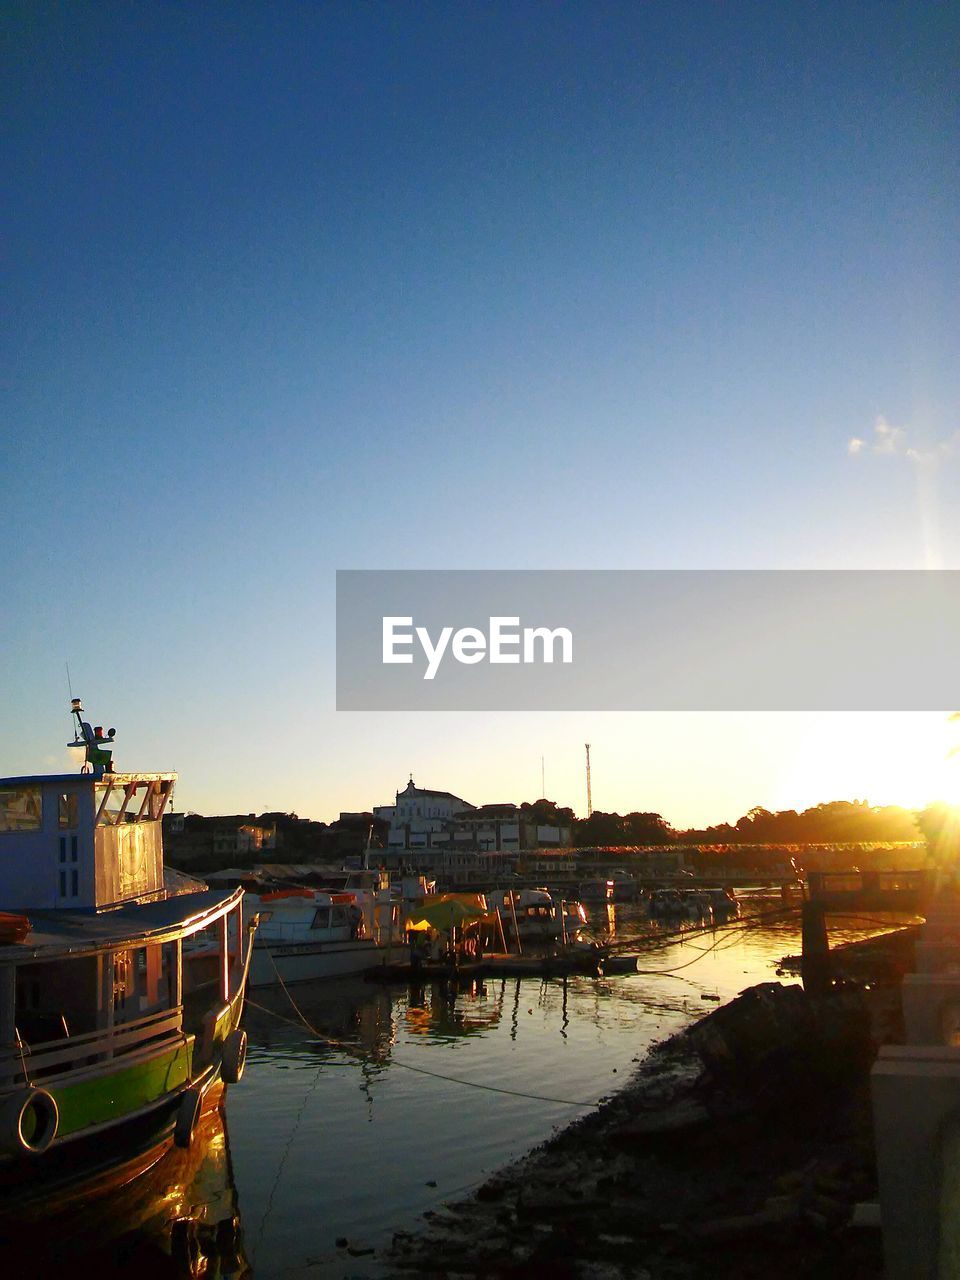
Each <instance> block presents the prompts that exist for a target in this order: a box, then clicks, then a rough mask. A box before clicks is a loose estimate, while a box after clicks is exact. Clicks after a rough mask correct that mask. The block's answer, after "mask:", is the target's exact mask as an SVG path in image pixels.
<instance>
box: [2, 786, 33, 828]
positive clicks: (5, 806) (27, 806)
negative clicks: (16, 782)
mask: <svg viewBox="0 0 960 1280" xmlns="http://www.w3.org/2000/svg"><path fill="white" fill-rule="evenodd" d="M42 823H43V808H42V800H41V792H40V788H39V787H37V786H29V785H27V786H22V787H0V831H39V830H40V827H41V825H42Z"/></svg>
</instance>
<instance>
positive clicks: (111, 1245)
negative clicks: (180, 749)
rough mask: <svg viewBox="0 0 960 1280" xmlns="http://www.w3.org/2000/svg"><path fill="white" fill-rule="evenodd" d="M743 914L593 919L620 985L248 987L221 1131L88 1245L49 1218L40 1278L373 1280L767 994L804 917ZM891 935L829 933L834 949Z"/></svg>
mask: <svg viewBox="0 0 960 1280" xmlns="http://www.w3.org/2000/svg"><path fill="white" fill-rule="evenodd" d="M744 910H745V914H744V917H743V918H742V919H740V920H733V921H730V922H728V923H727V924H725V925H718V926H716V927H715V928H712V929H701V928H700V927H699V926H697V925H694V924H691V925H690V926H689V927H688V928H687V929H685V930H684V931H683V933H682V934H681V936H679V937H678V936H676V926H673V927H670V928H667V927H664V929H663V930H662V935H663V936H658V934H657V931H656V929H655V928H654V927H653V926H651V925H650V923H649V921H648V920H646V918H645V917H643V916H641V914H640V913H639V912H638V911H637V909H636V908H633V907H630V906H626V907H620V906H617V907H610V908H603V907H601V908H598V909H595V910H594V912H593V913H592V916H591V924H592V927H593V929H594V930H595V931H596V933H597V935H598V936H599V937H602V938H604V939H607V940H611V941H613V942H615V943H616V945H618V946H620V945H625V946H626V947H628V948H630V947H633V948H635V949H636V950H638V951H640V952H641V958H640V971H639V972H637V973H635V974H627V975H622V976H616V977H609V978H599V979H598V978H591V977H586V976H583V977H580V976H577V977H570V978H566V979H560V978H558V979H547V980H539V979H531V978H523V979H515V978H510V979H499V978H498V979H487V980H485V981H483V982H472V983H467V984H464V985H463V986H461V987H460V988H459V989H456V990H455V989H453V987H452V986H450V985H446V984H436V985H432V986H431V985H427V986H425V987H422V988H420V989H411V988H408V987H400V986H384V985H379V984H376V983H365V982H362V981H359V980H349V981H337V980H332V981H328V982H325V983H314V984H301V985H298V986H296V987H293V988H291V989H290V991H289V993H285V992H284V991H282V990H279V989H276V990H270V991H269V992H268V991H264V990H260V989H258V990H256V991H254V992H253V993H252V999H251V1000H250V1001H249V1002H248V1008H247V1014H246V1026H247V1030H248V1034H249V1038H250V1051H249V1058H248V1063H247V1069H246V1074H245V1076H244V1079H243V1081H242V1083H241V1084H240V1085H238V1086H236V1087H233V1088H231V1089H230V1090H229V1093H228V1101H227V1106H226V1120H225V1122H223V1121H221V1119H220V1117H219V1115H216V1114H215V1115H214V1116H213V1117H210V1118H208V1120H207V1125H208V1130H207V1132H206V1137H205V1139H204V1143H205V1146H204V1148H203V1149H202V1150H200V1151H198V1152H191V1153H190V1159H189V1161H187V1160H186V1157H185V1155H184V1153H181V1152H176V1151H174V1152H170V1153H169V1154H167V1155H165V1156H163V1157H162V1158H161V1159H160V1160H159V1162H158V1163H157V1164H156V1165H154V1166H153V1167H152V1168H151V1169H149V1170H148V1171H146V1172H144V1173H142V1174H139V1175H138V1176H137V1177H136V1178H133V1177H131V1179H130V1180H129V1182H128V1184H127V1186H126V1187H125V1190H124V1193H123V1195H122V1196H118V1195H116V1194H115V1193H114V1194H113V1195H112V1199H111V1200H110V1201H109V1203H110V1205H111V1206H112V1208H111V1211H110V1213H109V1214H106V1215H103V1229H102V1231H101V1232H100V1233H99V1235H98V1236H97V1238H96V1239H95V1240H93V1239H91V1238H90V1235H89V1225H90V1222H91V1217H90V1209H89V1207H86V1208H85V1209H84V1212H83V1215H78V1214H77V1213H76V1211H74V1214H73V1217H72V1218H70V1217H69V1216H68V1217H67V1218H66V1219H64V1220H62V1221H59V1222H58V1221H57V1220H56V1207H55V1206H54V1205H53V1204H51V1205H50V1206H49V1209H50V1213H51V1219H50V1225H51V1231H49V1232H44V1231H43V1230H39V1231H37V1232H36V1233H35V1235H34V1240H35V1241H37V1242H38V1243H37V1249H41V1250H42V1249H45V1248H47V1247H49V1249H50V1259H49V1261H50V1265H49V1267H48V1269H47V1270H46V1271H44V1269H43V1267H42V1266H41V1267H40V1269H38V1270H37V1271H36V1274H37V1275H44V1274H57V1273H58V1272H57V1270H56V1267H63V1266H65V1265H67V1263H69V1265H70V1266H71V1267H76V1266H83V1265H87V1264H93V1263H95V1265H96V1267H97V1270H96V1274H97V1275H98V1276H101V1277H102V1276H107V1275H111V1274H114V1272H113V1270H111V1268H115V1269H116V1270H115V1273H116V1274H118V1275H120V1274H131V1272H130V1271H129V1270H128V1268H129V1267H130V1266H131V1265H132V1261H133V1260H136V1261H137V1264H138V1266H140V1265H142V1264H141V1258H142V1257H146V1256H149V1257H150V1258H151V1259H152V1264H151V1265H152V1266H153V1267H154V1269H153V1270H146V1271H143V1272H142V1274H143V1275H144V1276H146V1275H158V1276H159V1275H169V1276H170V1277H178V1278H179V1277H182V1276H189V1275H191V1274H194V1275H205V1274H218V1275H220V1276H224V1277H226V1276H229V1275H236V1276H242V1275H247V1274H252V1275H255V1276H256V1277H257V1278H258V1280H281V1278H283V1280H299V1278H301V1277H302V1278H304V1280H305V1278H306V1277H316V1276H319V1275H323V1276H342V1277H347V1276H356V1277H359V1276H364V1275H369V1276H375V1275H377V1274H378V1263H377V1259H376V1255H375V1253H374V1252H373V1251H374V1250H379V1249H381V1248H382V1247H383V1246H385V1245H387V1244H389V1242H390V1239H391V1237H392V1234H393V1233H394V1232H395V1231H400V1230H405V1231H410V1230H415V1229H416V1225H417V1221H418V1219H419V1218H420V1216H421V1215H423V1214H424V1213H429V1212H433V1211H437V1210H439V1209H440V1207H441V1206H442V1204H443V1203H444V1202H445V1201H447V1200H450V1199H454V1198H456V1197H458V1196H460V1195H463V1194H465V1193H467V1192H468V1191H469V1190H470V1189H471V1188H473V1187H475V1186H477V1185H478V1184H479V1183H481V1182H482V1181H484V1180H485V1179H486V1178H487V1177H488V1176H489V1175H490V1174H491V1173H493V1172H494V1170H496V1169H497V1168H499V1167H500V1166H502V1165H504V1164H505V1163H507V1162H508V1161H510V1160H511V1159H513V1158H515V1157H517V1156H519V1155H521V1154H523V1153H524V1152H525V1151H528V1150H529V1149H530V1148H531V1147H533V1146H535V1145H537V1144H538V1143H540V1142H542V1141H543V1140H544V1139H546V1138H548V1137H549V1136H550V1134H551V1133H552V1132H553V1131H554V1130H556V1129H557V1128H559V1127H561V1126H564V1125H566V1124H568V1123H570V1122H571V1121H572V1120H574V1119H576V1118H577V1117H578V1116H580V1115H583V1114H584V1113H585V1112H586V1111H588V1110H590V1109H591V1108H593V1107H595V1106H596V1105H597V1103H598V1102H600V1101H601V1099H603V1098H604V1097H607V1096H609V1095H610V1094H611V1093H612V1092H614V1091H615V1090H616V1089H617V1088H618V1086H619V1085H620V1084H621V1083H625V1082H626V1080H627V1079H628V1078H629V1075H630V1072H631V1070H632V1068H633V1066H634V1064H635V1063H636V1062H637V1061H639V1060H640V1058H641V1057H642V1056H643V1055H644V1054H645V1053H646V1052H647V1050H648V1049H649V1048H650V1047H651V1046H652V1045H653V1044H655V1043H657V1042H658V1041H660V1040H663V1039H665V1038H667V1037H668V1036H670V1035H671V1034H673V1033H674V1032H676V1031H677V1030H679V1029H680V1028H682V1027H683V1026H685V1025H688V1024H689V1023H690V1022H692V1021H694V1020H695V1019H697V1018H699V1017H702V1016H703V1015H704V1014H705V1013H708V1012H709V1011H710V1010H711V1009H712V1008H715V1007H716V1004H717V1002H718V1001H725V1000H727V999H730V998H732V997H733V996H735V995H736V994H737V993H738V992H740V991H742V990H743V989H744V988H745V987H748V986H751V985H753V984H755V983H757V982H763V981H771V980H776V979H777V972H776V971H777V965H778V962H779V960H780V959H781V958H782V957H783V956H785V955H787V954H791V953H796V952H797V951H798V950H799V919H798V917H797V915H796V913H793V914H791V915H790V916H789V917H787V916H785V913H784V912H783V909H782V907H781V904H780V902H779V899H773V898H766V899H765V898H757V899H755V900H753V901H752V902H751V903H750V904H749V905H748V906H746V907H745V908H744ZM902 922H905V918H904V917H894V916H871V917H869V918H867V917H861V918H841V917H833V918H831V920H830V934H831V941H832V942H833V943H835V944H836V943H840V942H844V941H850V940H853V939H856V938H862V937H867V936H870V935H871V934H873V933H876V932H879V931H882V930H883V929H884V928H889V927H890V926H891V925H895V924H897V923H902ZM667 935H669V936H667ZM780 980H782V981H794V980H795V979H793V978H792V977H790V976H786V975H785V976H783V977H782V978H781V979H780ZM124 1215H126V1217H125V1216H124ZM39 1225H41V1226H42V1224H39ZM54 1227H55V1230H54V1229H53V1228H54ZM48 1240H49V1241H50V1243H49V1246H48V1245H47V1244H46V1241H48ZM94 1246H95V1253H94ZM36 1260H38V1261H39V1262H41V1263H42V1261H43V1258H42V1256H41V1257H39V1258H38V1259H36ZM0 1261H3V1252H2V1250H0ZM54 1264H56V1266H55V1265H54ZM215 1268H218V1269H217V1270H215ZM191 1269H192V1270H191ZM13 1274H15V1272H14V1273H13Z"/></svg>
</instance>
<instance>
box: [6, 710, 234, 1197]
mask: <svg viewBox="0 0 960 1280" xmlns="http://www.w3.org/2000/svg"><path fill="white" fill-rule="evenodd" d="M71 713H72V715H73V717H74V719H75V722H76V735H75V738H74V740H73V742H71V743H68V744H67V745H68V746H69V747H71V748H73V749H75V750H76V751H77V752H78V753H80V754H81V755H82V757H83V763H82V766H81V771H80V772H79V773H62V774H49V775H30V776H26V777H10V778H3V779H0V906H2V908H3V909H4V912H5V915H6V917H7V926H6V927H3V928H2V929H0V1182H3V1183H4V1184H13V1185H16V1184H18V1183H21V1182H22V1181H23V1176H24V1167H25V1164H29V1167H30V1172H31V1177H35V1176H36V1175H37V1174H38V1173H40V1172H44V1173H47V1174H49V1176H50V1178H51V1179H52V1178H54V1176H55V1175H56V1176H63V1175H71V1174H73V1173H76V1172H78V1171H79V1170H80V1169H82V1168H83V1167H84V1163H85V1161H88V1160H102V1158H103V1152H104V1150H105V1144H112V1143H114V1142H115V1141H116V1142H117V1143H118V1144H119V1143H120V1141H121V1139H122V1137H123V1136H124V1134H125V1133H129V1132H131V1131H133V1130H136V1133H137V1135H138V1140H140V1139H141V1138H142V1134H143V1130H144V1127H145V1126H148V1125H149V1126H150V1128H151V1129H153V1128H156V1130H157V1132H168V1133H169V1132H171V1131H172V1133H173V1138H174V1141H175V1142H176V1144H177V1145H178V1146H180V1147H188V1146H189V1145H190V1142H191V1140H192V1136H193V1131H194V1128H195V1125H196V1123H197V1119H198V1117H199V1115H200V1114H201V1111H202V1109H203V1104H204V1099H205V1097H206V1095H207V1094H208V1093H209V1091H210V1090H211V1089H213V1088H214V1087H215V1086H217V1084H218V1083H220V1082H222V1083H225V1084H233V1083H235V1082H236V1081H238V1080H239V1079H240V1077H241V1075H242V1074H243V1068H244V1062H245V1057H246V1033H245V1032H244V1031H243V1030H242V1029H241V1028H240V1026H239V1023H240V1017H241V1014H242V1011H243V999H244V989H245V986H246V979H247V972H248V967H249V964H250V957H251V953H252V944H253V937H254V933H255V927H256V922H255V921H253V920H251V921H250V922H249V923H248V924H246V925H245V924H244V922H243V918H242V897H243V893H242V890H240V889H232V890H229V889H210V888H208V887H207V886H206V885H204V884H202V883H201V882H199V881H195V880H191V879H188V878H187V877H183V876H180V875H178V873H176V872H172V871H169V870H166V869H165V868H164V864H163V840H162V818H163V814H164V812H165V811H166V809H167V808H168V806H169V805H170V803H171V800H172V797H173V790H174V784H175V782H176V777H177V775H176V774H175V773H121V772H118V771H117V770H116V769H115V767H114V763H113V742H114V738H115V730H113V729H111V730H110V731H109V733H108V734H107V735H106V736H105V735H104V733H103V730H102V728H100V727H99V726H98V727H96V728H91V726H90V724H89V723H88V722H87V721H85V720H84V719H83V706H82V704H81V702H80V699H79V698H77V699H74V700H73V702H72V706H71ZM10 917H14V923H13V924H11V923H10Z"/></svg>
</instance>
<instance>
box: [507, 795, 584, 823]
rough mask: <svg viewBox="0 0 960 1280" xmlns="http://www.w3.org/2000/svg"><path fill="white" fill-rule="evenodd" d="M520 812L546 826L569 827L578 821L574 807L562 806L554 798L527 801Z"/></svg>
mask: <svg viewBox="0 0 960 1280" xmlns="http://www.w3.org/2000/svg"><path fill="white" fill-rule="evenodd" d="M520 813H521V815H522V816H523V817H524V818H526V819H527V820H528V821H530V822H536V823H538V824H539V825H540V826H545V827H569V826H572V825H573V823H574V822H575V821H576V816H575V814H574V812H573V810H572V809H567V808H561V807H560V806H558V805H557V804H556V803H555V802H554V801H553V800H534V801H533V802H532V803H531V802H530V801H525V802H524V803H523V804H522V805H521V806H520Z"/></svg>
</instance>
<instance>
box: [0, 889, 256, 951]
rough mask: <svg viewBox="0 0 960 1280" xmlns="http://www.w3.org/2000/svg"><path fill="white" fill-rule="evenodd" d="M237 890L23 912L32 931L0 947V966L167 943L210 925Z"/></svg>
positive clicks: (235, 898) (238, 894)
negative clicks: (91, 907) (102, 906)
mask: <svg viewBox="0 0 960 1280" xmlns="http://www.w3.org/2000/svg"><path fill="white" fill-rule="evenodd" d="M240 898H241V891H240V890H239V889H204V890H202V891H201V892H197V893H179V894H173V895H171V896H169V897H165V898H158V899H157V900H156V901H154V902H143V903H135V904H131V905H129V906H126V907H116V908H114V909H113V910H111V911H65V910H62V909H59V908H58V909H57V910H50V911H43V910H41V911H33V910H30V911H24V912H21V913H19V914H22V915H26V916H27V918H28V919H29V921H30V923H31V925H32V929H31V931H30V933H28V934H27V936H26V938H25V939H24V941H23V942H14V943H9V944H7V945H4V946H0V964H9V963H13V964H26V963H28V962H29V961H31V960H44V961H46V960H55V959H58V958H59V957H69V956H75V955H90V954H95V953H96V952H98V951H111V950H114V949H116V948H117V947H121V946H130V947H136V946H143V945H145V944H147V943H159V942H167V941H170V940H172V939H174V938H177V937H181V936H182V935H183V934H184V933H185V932H191V933H192V932H196V931H197V930H198V929H202V928H203V927H204V926H205V925H206V924H207V923H212V922H213V921H214V920H216V919H217V918H218V916H220V915H221V914H222V913H223V911H224V909H229V908H230V907H231V906H235V905H237V904H238V903H239V901H240Z"/></svg>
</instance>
